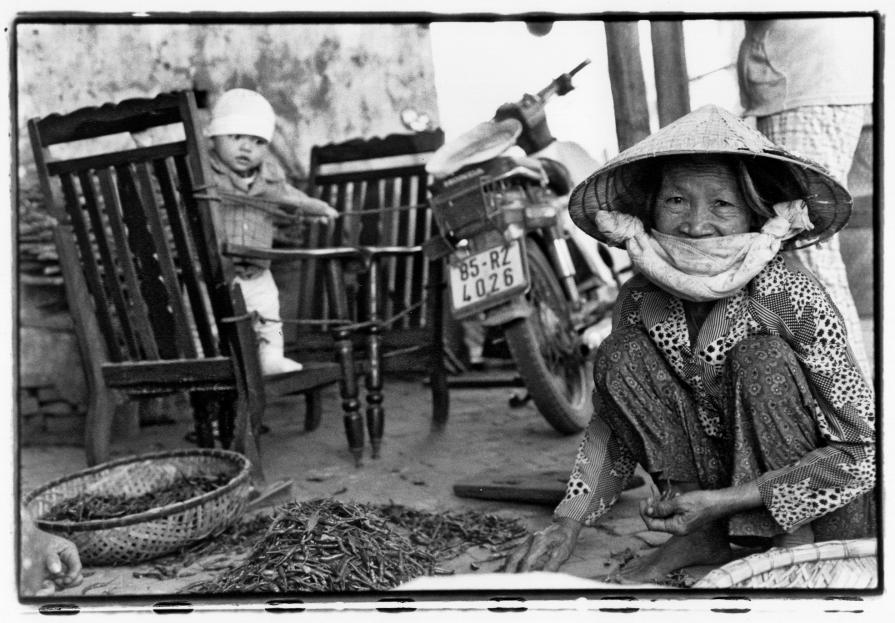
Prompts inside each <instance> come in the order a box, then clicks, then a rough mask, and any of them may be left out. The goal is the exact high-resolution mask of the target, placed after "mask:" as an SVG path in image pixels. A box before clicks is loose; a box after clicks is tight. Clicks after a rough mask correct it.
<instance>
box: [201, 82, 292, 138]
mask: <svg viewBox="0 0 895 623" xmlns="http://www.w3.org/2000/svg"><path fill="white" fill-rule="evenodd" d="M276 122H277V118H276V114H274V111H273V106H271V105H270V102H268V101H267V100H266V99H265V98H264V96H263V95H261V94H260V93H257V92H255V91H251V90H249V89H230V90H229V91H227V92H225V93H224V94H223V95H221V97H220V99H219V100H218V101H217V103H216V104H215V105H214V108H212V109H211V123H210V124H208V136H221V135H222V134H245V135H247V136H257V137H259V138H263V139H264V140H265V141H268V142H270V140H271V139H272V138H273V132H274V128H275V127H276Z"/></svg>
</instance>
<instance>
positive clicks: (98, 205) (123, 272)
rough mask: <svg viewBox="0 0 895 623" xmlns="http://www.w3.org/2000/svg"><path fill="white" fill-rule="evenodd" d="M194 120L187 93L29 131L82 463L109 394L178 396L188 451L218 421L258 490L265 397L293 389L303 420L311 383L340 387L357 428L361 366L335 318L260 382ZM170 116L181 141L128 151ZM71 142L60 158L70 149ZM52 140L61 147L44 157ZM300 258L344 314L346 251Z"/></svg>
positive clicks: (313, 405)
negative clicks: (81, 421)
mask: <svg viewBox="0 0 895 623" xmlns="http://www.w3.org/2000/svg"><path fill="white" fill-rule="evenodd" d="M197 118H198V117H197V109H196V103H195V99H194V95H193V93H191V92H186V91H184V92H177V93H168V94H162V95H159V96H157V97H155V98H154V99H133V100H126V101H122V102H120V103H118V104H106V105H103V106H100V107H95V108H85V109H81V110H78V111H75V112H73V113H70V114H64V115H60V114H52V115H49V116H47V117H44V118H42V119H33V120H31V121H30V122H29V124H28V128H29V132H30V136H31V143H32V147H33V150H34V157H35V161H36V164H37V169H38V174H39V177H40V183H41V188H42V191H43V194H44V197H45V200H46V203H47V207H48V209H49V210H50V213H51V215H52V216H53V217H54V218H55V220H56V224H55V227H54V231H53V235H54V240H55V243H56V246H57V249H58V253H59V258H60V264H61V266H62V271H63V278H64V282H65V289H66V296H67V300H68V304H69V308H70V311H71V314H72V317H73V320H74V326H75V330H76V333H77V337H78V343H79V347H80V350H81V355H82V360H83V363H84V367H85V372H86V376H87V381H88V389H89V394H90V404H89V405H88V411H87V420H86V430H85V445H86V453H87V462H88V464H91V465H93V464H96V463H98V462H103V461H105V460H107V459H108V457H109V444H110V431H111V424H112V418H113V412H114V408H115V402H116V401H115V399H114V396H113V394H114V393H116V392H123V393H124V394H126V395H130V396H152V395H161V394H165V393H171V392H183V391H185V392H188V393H189V396H190V402H191V405H192V407H193V412H194V418H195V424H196V436H197V439H198V442H199V445H202V446H213V445H214V436H213V432H212V425H211V419H212V418H213V417H217V420H218V429H219V430H218V436H219V439H220V443H221V445H222V446H224V447H229V446H231V444H232V445H233V446H234V447H235V449H236V450H237V451H239V452H242V453H244V454H246V455H247V456H248V457H249V458H250V460H251V461H252V465H253V469H254V471H253V479H254V482H255V484H256V486H257V485H263V484H264V474H263V470H262V465H261V457H260V454H261V453H260V442H259V433H260V429H261V419H262V414H263V411H264V406H265V400H266V399H267V398H269V397H272V396H282V395H291V394H304V395H305V396H306V399H307V417H308V422H309V426H311V427H313V426H314V425H316V424H315V421H319V416H320V397H319V396H320V393H319V392H320V390H321V388H323V387H324V386H326V385H329V384H333V383H336V382H338V383H339V386H340V393H341V398H342V406H343V409H344V415H345V422H346V427H347V426H354V427H355V428H356V427H357V426H358V423H359V422H360V421H361V419H360V415H359V413H358V410H359V403H358V399H357V393H358V386H357V376H358V374H361V373H362V372H363V369H364V368H365V366H363V365H360V364H359V363H356V362H355V360H354V356H353V350H352V346H351V339H350V335H349V334H348V332H347V331H345V330H344V328H343V327H341V325H340V327H341V328H340V329H339V330H338V331H336V332H335V334H334V337H333V339H334V344H335V356H331V357H330V360H329V361H320V362H313V363H311V362H309V363H308V364H306V365H305V367H304V369H303V370H301V371H299V372H292V373H284V374H280V375H275V376H270V377H263V376H262V373H261V368H260V363H259V356H258V349H257V338H256V336H255V334H254V332H253V330H252V327H251V317H250V316H249V315H248V314H247V313H246V308H245V304H244V301H243V297H242V293H241V291H240V288H239V287H238V286H235V285H233V286H231V284H232V278H233V275H234V272H233V271H234V269H233V262H232V259H231V257H230V256H228V255H224V254H223V253H222V245H220V244H219V240H218V235H217V233H216V231H217V230H216V227H215V221H216V219H217V218H218V216H217V215H216V212H215V211H216V209H217V206H218V203H219V197H218V196H217V194H216V192H215V189H214V188H213V187H211V185H210V184H209V178H208V171H209V169H208V167H207V162H206V152H205V144H204V140H203V139H202V136H201V133H200V131H199V128H198V127H197ZM172 124H174V125H173V128H174V131H175V132H176V133H177V134H179V137H178V138H176V139H174V140H165V141H162V142H159V143H158V144H154V145H150V146H139V145H138V146H137V147H134V144H135V143H134V142H133V140H131V137H132V136H133V135H134V134H139V133H145V132H146V131H156V129H157V128H162V129H163V130H160V131H167V130H171V129H172V128H170V127H166V126H172ZM178 127H179V128H180V130H177V128H178ZM165 136H167V135H165ZM85 141H90V143H89V145H90V146H91V147H92V148H93V150H92V152H90V153H89V154H88V155H84V153H86V152H85V151H84V150H83V149H82V147H83V145H84V142H85ZM76 142H78V143H77V148H78V155H76V156H71V155H70V154H71V153H72V148H73V146H71V145H68V144H70V143H76ZM51 148H53V149H52V151H53V152H56V151H59V148H62V149H63V150H65V152H64V153H63V154H56V155H55V157H54V155H52V154H51ZM296 253H301V252H300V251H297V252H296ZM307 253H309V254H310V256H313V257H314V258H315V259H316V260H317V261H319V262H322V263H323V265H324V266H325V270H324V271H323V274H324V276H325V278H326V280H327V286H328V287H327V290H328V292H329V296H330V299H329V300H330V302H331V305H330V307H331V309H332V310H334V311H333V315H334V317H336V318H337V319H338V317H339V316H340V315H342V317H343V318H344V314H346V313H347V312H346V310H347V303H346V299H345V293H344V289H343V288H342V286H341V282H342V276H341V262H342V261H343V259H344V258H345V257H348V256H351V255H352V254H353V253H354V251H353V250H350V249H341V250H340V249H316V250H309V251H307Z"/></svg>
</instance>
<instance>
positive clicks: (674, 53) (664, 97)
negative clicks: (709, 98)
mask: <svg viewBox="0 0 895 623" xmlns="http://www.w3.org/2000/svg"><path fill="white" fill-rule="evenodd" d="M650 36H651V39H652V42H653V70H654V71H655V75H656V99H657V100H658V108H659V127H664V126H666V125H668V124H669V123H671V122H672V121H674V120H675V119H678V118H680V117H683V116H684V115H686V114H687V113H688V112H690V82H689V76H688V75H687V58H686V55H685V54H684V24H683V22H681V21H674V22H664V21H663V22H650Z"/></svg>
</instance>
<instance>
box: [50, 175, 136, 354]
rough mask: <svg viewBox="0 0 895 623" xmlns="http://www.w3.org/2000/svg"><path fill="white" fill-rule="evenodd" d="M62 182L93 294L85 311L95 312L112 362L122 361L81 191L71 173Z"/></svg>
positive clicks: (69, 216) (70, 218)
mask: <svg viewBox="0 0 895 623" xmlns="http://www.w3.org/2000/svg"><path fill="white" fill-rule="evenodd" d="M60 181H61V182H62V193H63V195H64V196H65V206H66V210H67V211H68V218H69V222H70V223H71V226H72V230H74V234H75V239H76V240H77V243H78V251H79V256H80V261H79V263H80V265H81V267H82V270H83V275H84V278H85V279H86V282H87V287H88V290H89V292H90V294H91V295H92V296H93V309H90V308H87V309H85V310H83V311H84V312H85V313H87V314H90V313H93V314H95V315H96V318H97V322H98V323H99V327H100V330H101V331H102V333H103V337H104V342H105V344H106V349H107V352H108V353H109V358H110V359H111V360H112V361H121V360H122V359H123V358H124V357H123V354H122V352H121V348H120V347H119V346H118V339H117V333H116V331H115V325H114V324H113V322H112V316H111V314H110V313H109V309H110V306H109V302H108V300H107V298H106V293H105V291H104V290H103V284H102V280H101V279H100V272H99V267H98V266H97V263H96V257H95V256H94V255H93V244H92V242H91V240H90V234H89V232H88V231H87V224H86V222H85V220H84V214H83V212H82V211H81V208H80V200H79V198H78V193H77V191H76V190H75V185H74V180H73V179H72V178H71V176H68V175H63V176H62V177H61V178H60ZM59 260H60V262H62V261H64V259H63V258H62V257H61V254H60V258H59Z"/></svg>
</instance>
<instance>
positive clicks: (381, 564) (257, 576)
mask: <svg viewBox="0 0 895 623" xmlns="http://www.w3.org/2000/svg"><path fill="white" fill-rule="evenodd" d="M524 534H526V532H525V528H524V526H523V525H522V524H521V523H520V522H519V521H518V520H515V519H502V518H499V517H494V516H492V515H485V514H483V513H476V512H467V513H462V514H457V513H442V514H434V513H427V512H424V511H416V510H412V509H408V508H405V507H403V506H398V505H394V504H392V505H387V506H376V505H368V504H353V503H343V502H339V501H336V500H332V499H324V500H313V501H310V502H290V503H288V504H285V505H283V506H280V507H279V508H278V509H277V510H276V512H275V515H274V518H273V522H272V524H271V525H270V527H269V528H268V530H267V533H266V534H265V535H264V537H263V538H262V539H261V541H259V542H258V543H257V544H256V546H255V547H254V549H253V550H252V552H251V553H250V554H249V556H248V558H247V559H246V560H245V561H244V562H243V563H242V564H241V565H239V566H237V567H235V568H233V569H230V570H229V571H226V572H224V573H222V574H221V575H219V576H218V577H217V578H215V579H213V580H210V581H205V582H199V583H195V584H192V585H190V586H187V587H185V588H184V589H183V590H182V591H181V592H184V593H249V592H270V593H294V592H307V591H315V592H320V591H325V592H334V591H364V590H387V589H390V588H394V587H395V586H397V585H398V584H401V583H402V582H406V581H408V580H411V579H413V578H415V577H420V576H423V575H438V574H446V573H451V572H449V571H446V570H445V569H442V568H441V567H439V564H441V563H442V562H445V561H447V560H450V559H451V558H453V557H455V556H456V555H457V554H458V553H460V552H461V551H462V550H464V549H467V548H469V547H472V546H474V545H484V546H487V547H491V548H492V549H495V548H498V547H500V546H503V545H505V544H506V543H507V542H509V541H511V540H514V539H518V538H519V537H520V536H523V535H524Z"/></svg>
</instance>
